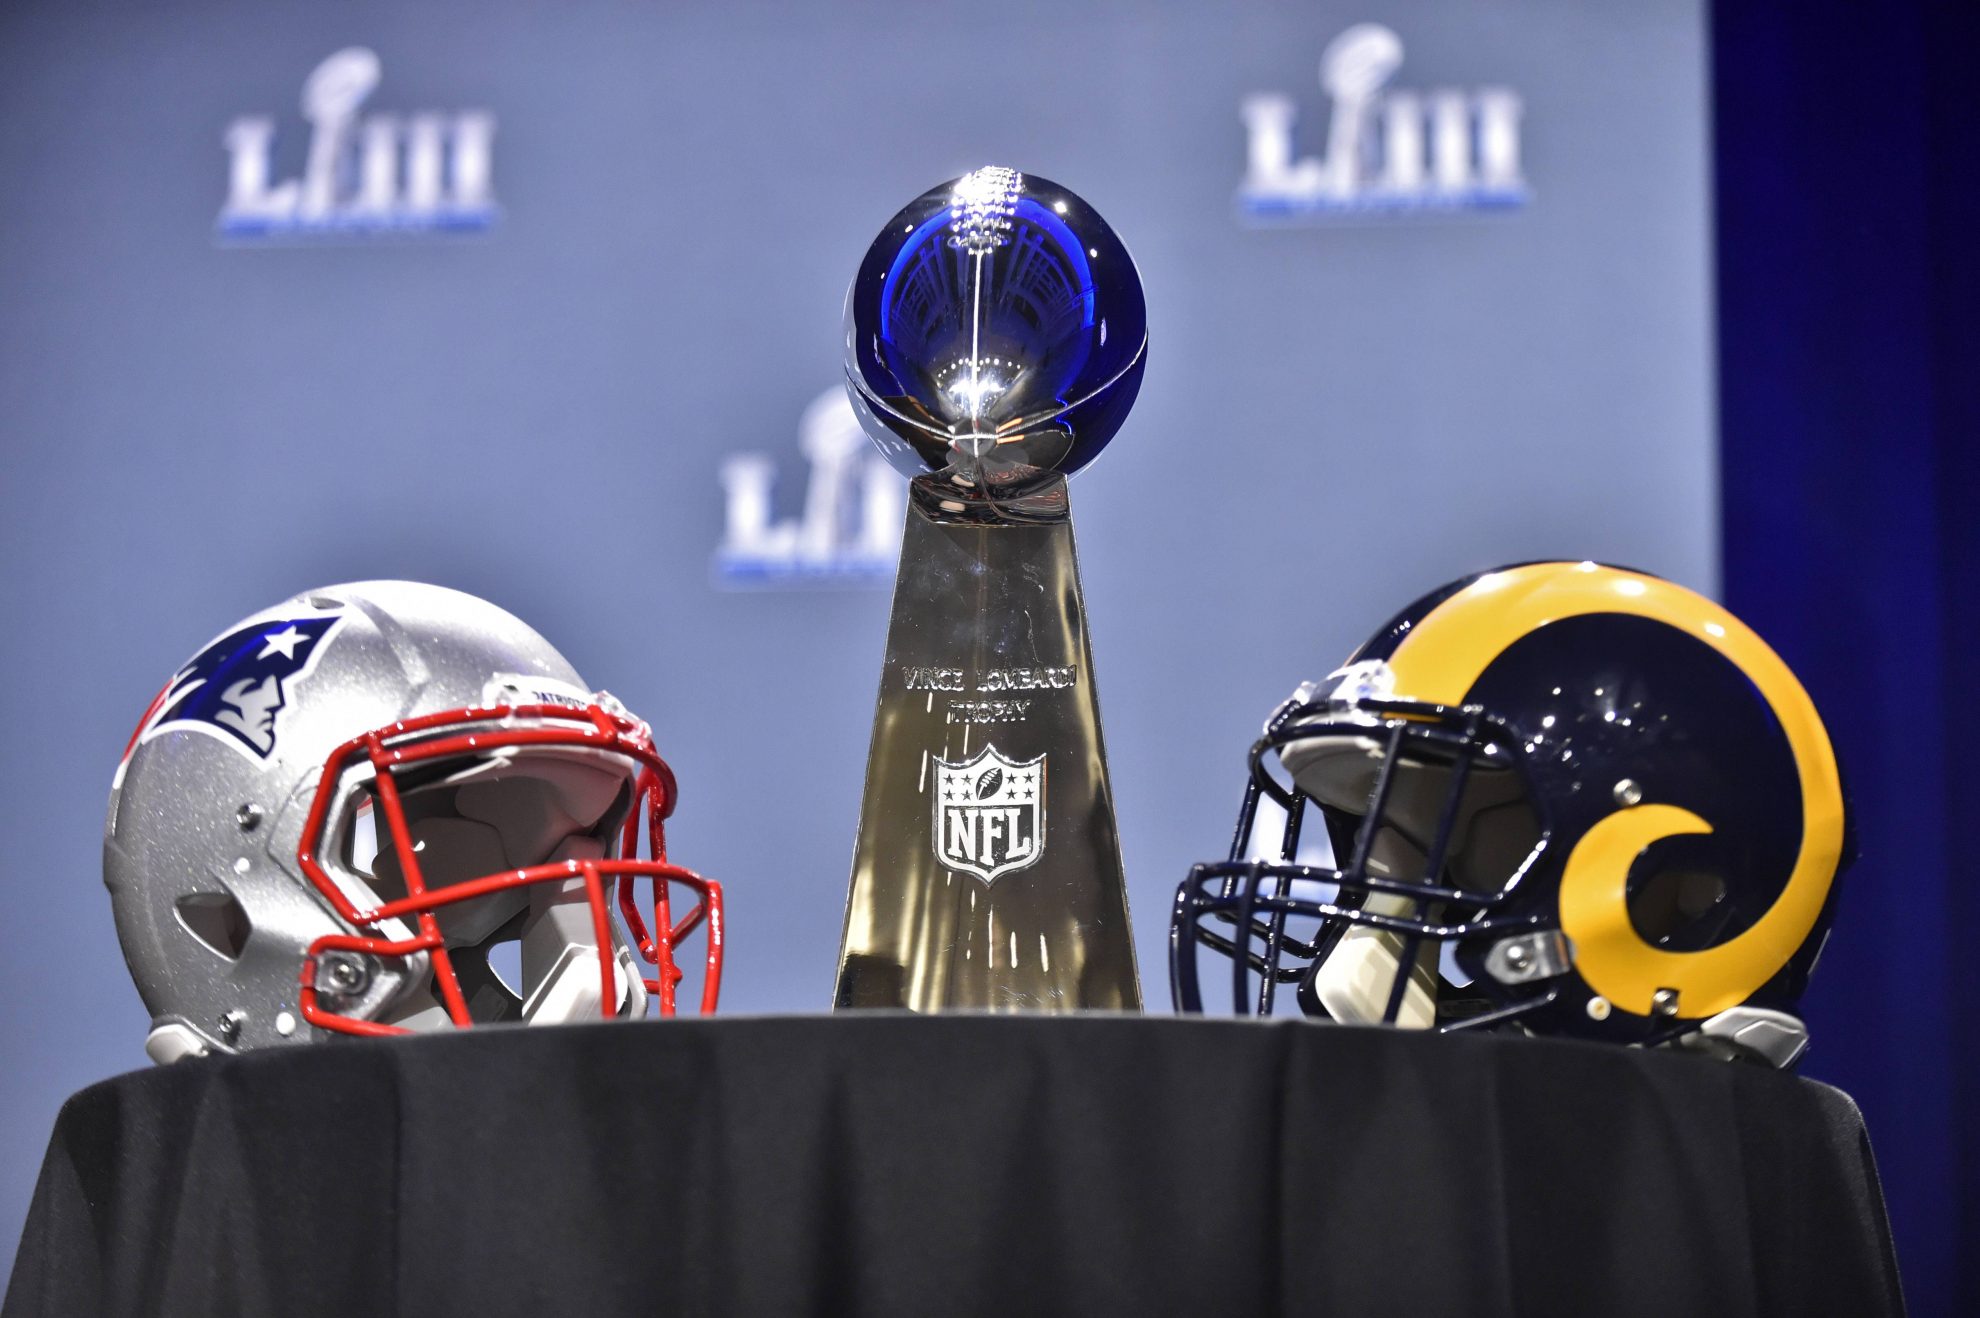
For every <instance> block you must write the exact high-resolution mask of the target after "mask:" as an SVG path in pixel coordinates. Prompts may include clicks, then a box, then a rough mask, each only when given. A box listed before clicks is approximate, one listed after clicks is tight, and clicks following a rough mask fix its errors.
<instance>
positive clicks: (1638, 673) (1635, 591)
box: [1176, 562, 1851, 1042]
mask: <svg viewBox="0 0 1980 1318" xmlns="http://www.w3.org/2000/svg"><path fill="white" fill-rule="evenodd" d="M1386 759H1395V760H1397V762H1398V764H1399V765H1402V766H1411V765H1414V766H1418V767H1416V768H1413V769H1411V768H1404V769H1401V770H1399V772H1398V774H1397V775H1394V776H1395V777H1397V778H1398V780H1399V781H1400V780H1402V779H1404V778H1406V777H1407V776H1408V774H1409V773H1416V774H1418V775H1419V776H1421V775H1423V774H1426V773H1428V774H1441V775H1442V776H1441V777H1438V778H1435V784H1436V785H1437V786H1439V787H1442V786H1447V785H1448V784H1450V783H1451V782H1453V781H1456V780H1457V779H1458V775H1457V774H1456V773H1455V772H1454V771H1453V766H1455V764H1456V763H1457V761H1458V760H1459V759H1466V760H1468V765H1467V773H1468V774H1469V777H1468V779H1466V780H1465V781H1463V782H1461V783H1460V785H1458V786H1455V787H1451V788H1450V790H1448V791H1445V792H1442V793H1441V794H1440V792H1439V791H1437V790H1432V791H1429V792H1428V793H1423V792H1418V793H1416V795H1417V796H1418V797H1420V798H1422V799H1420V800H1418V801H1417V802H1416V803H1415V804H1414V805H1409V804H1406V803H1407V802H1408V800H1409V798H1410V796H1411V792H1410V790H1409V789H1408V788H1407V787H1406V786H1405V787H1404V788H1401V789H1399V788H1398V787H1397V786H1396V785H1395V784H1394V783H1392V784H1391V786H1390V788H1389V791H1390V799H1389V800H1388V801H1386V802H1384V803H1383V804H1382V806H1381V808H1380V809H1371V808H1370V807H1371V805H1372V804H1373V803H1372V802H1371V801H1369V800H1368V799H1367V794H1368V790H1369V789H1371V787H1372V785H1373V783H1374V781H1376V780H1379V778H1380V777H1381V774H1380V772H1379V769H1380V764H1381V762H1382V761H1384V760H1386ZM1273 760H1276V761H1277V762H1278V764H1279V765H1280V766H1282V767H1283V770H1284V771H1285V773H1287V774H1289V776H1290V780H1291V786H1290V787H1280V786H1278V784H1279V783H1281V782H1282V781H1283V780H1282V779H1274V778H1272V777H1271V776H1270V775H1269V773H1268V772H1267V770H1268V769H1269V764H1270V761H1273ZM1254 765H1255V766H1258V768H1259V770H1260V772H1261V774H1264V775H1265V776H1264V777H1262V778H1261V779H1259V780H1255V781H1257V782H1259V783H1262V784H1265V785H1267V786H1266V787H1258V786H1255V787H1254V789H1253V791H1252V792H1251V793H1249V794H1248V801H1247V810H1246V818H1245V820H1242V821H1241V828H1240V833H1241V835H1245V834H1248V833H1249V831H1250V829H1249V817H1250V810H1251V808H1252V802H1253V801H1255V798H1256V796H1257V795H1258V793H1259V791H1260V790H1266V791H1267V794H1272V790H1277V791H1279V792H1282V793H1283V795H1284V797H1285V799H1286V801H1287V802H1288V803H1289V804H1291V805H1293V806H1294V808H1295V809H1297V810H1302V811H1303V810H1305V809H1306V808H1307V806H1308V803H1309V802H1310V803H1312V804H1313V805H1315V806H1317V807H1318V809H1319V810H1320V812H1321V813H1322V814H1323V816H1325V817H1326V819H1327V823H1328V828H1329V831H1330V832H1331V834H1332V836H1333V839H1334V843H1335V853H1336V854H1335V864H1334V866H1332V867H1312V866H1304V867H1303V866H1299V865H1296V864H1293V863H1292V861H1291V858H1290V857H1289V856H1287V855H1283V854H1281V855H1280V856H1278V857H1277V858H1276V860H1275V861H1268V862H1264V863H1262V864H1261V863H1259V862H1249V863H1247V862H1245V861H1244V857H1243V852H1245V851H1247V850H1251V851H1253V852H1255V847H1253V846H1252V844H1251V842H1250V839H1249V838H1248V836H1241V845H1240V847H1238V848H1234V854H1233V857H1232V859H1231V861H1229V862H1226V863H1224V864H1223V865H1217V866H1209V867H1199V873H1198V874H1196V875H1193V876H1192V879H1191V881H1190V882H1189V883H1186V884H1185V885H1184V890H1183V893H1182V894H1179V898H1178V909H1177V919H1178V922H1179V924H1178V929H1177V933H1176V940H1177V946H1178V950H1179V952H1180V950H1181V949H1182V948H1183V946H1184V945H1185V944H1188V943H1192V942H1194V941H1196V935H1197V933H1198V932H1199V924H1198V921H1200V919H1201V917H1202V915H1203V914H1204V910H1205V907H1204V903H1205V901H1206V900H1207V901H1209V902H1210V904H1211V906H1213V907H1214V906H1217V903H1218V902H1220V901H1222V900H1223V897H1224V895H1226V894H1228V893H1232V892H1236V893H1240V894H1242V893H1246V892H1248V893H1251V894H1253V895H1254V896H1264V897H1265V898H1266V901H1265V904H1264V905H1263V906H1258V907H1255V908H1254V910H1253V912H1252V916H1253V917H1254V918H1256V917H1258V916H1259V914H1260V912H1262V913H1263V916H1264V918H1266V919H1267V921H1268V924H1269V920H1270V918H1271V916H1272V915H1273V913H1274V912H1276V911H1277V910H1279V909H1280V904H1279V899H1278V898H1277V897H1276V896H1275V894H1278V893H1280V892H1282V891H1285V890H1286V885H1285V884H1284V883H1282V880H1284V879H1285V878H1287V877H1288V876H1290V875H1292V874H1294V873H1297V874H1299V875H1300V876H1301V877H1302V878H1303V879H1316V878H1317V879H1333V880H1336V881H1338V882H1340V883H1341V890H1340V894H1341V895H1340V896H1337V897H1335V898H1334V899H1333V901H1332V902H1316V901H1312V900H1291V901H1288V902H1285V903H1284V905H1285V907H1286V908H1287V909H1289V910H1290V911H1292V912H1294V913H1296V914H1298V915H1305V916H1310V917H1313V918H1317V919H1319V920H1320V922H1321V935H1320V937H1319V938H1317V939H1315V940H1310V941H1309V940H1298V941H1299V942H1300V944H1301V946H1295V947H1293V948H1291V949H1290V950H1291V951H1292V953H1293V954H1294V959H1297V957H1298V954H1299V952H1300V950H1301V947H1302V946H1303V947H1306V948H1310V949H1313V950H1314V951H1315V952H1316V953H1317V955H1316V956H1315V958H1314V959H1313V962H1312V963H1310V964H1308V965H1306V966H1303V967H1300V968H1298V969H1297V971H1296V972H1295V971H1287V970H1285V969H1284V967H1283V966H1281V965H1279V964H1278V963H1279V961H1280V959H1281V958H1282V957H1283V956H1284V953H1285V952H1286V950H1287V949H1285V948H1267V949H1266V951H1267V952H1268V953H1269V956H1270V959H1272V960H1273V961H1274V969H1275V970H1276V971H1279V972H1280V973H1281V975H1282V977H1284V978H1287V979H1300V980H1302V981H1303V982H1304V983H1305V984H1306V985H1309V986H1310V985H1311V983H1312V982H1313V981H1314V978H1315V976H1316V973H1317V974H1324V973H1325V972H1324V971H1321V972H1316V971H1315V969H1314V965H1315V964H1318V963H1320V962H1324V961H1325V960H1326V957H1327V955H1328V954H1329V953H1330V952H1331V951H1332V950H1333V949H1334V948H1337V947H1338V946H1339V940H1340V939H1341V938H1342V937H1343V933H1342V930H1343V927H1344V926H1348V925H1352V924H1353V923H1354V920H1355V916H1354V915H1353V914H1352V913H1351V911H1347V910H1342V909H1340V908H1341V907H1349V908H1353V907H1357V906H1358V907H1360V908H1362V909H1367V908H1368V907H1369V901H1368V897H1369V894H1370V893H1371V891H1373V889H1372V888H1371V887H1370V886H1368V885H1369V884H1370V883H1371V880H1370V879H1369V875H1370V874H1371V873H1375V872H1376V871H1375V869H1374V868H1372V867H1370V865H1369V862H1370V859H1371V856H1374V855H1379V854H1380V853H1381V850H1382V848H1381V847H1380V846H1379V845H1371V844H1369V843H1368V842H1365V841H1364V840H1363V838H1362V835H1363V834H1364V833H1369V834H1371V835H1372V836H1376V837H1379V836H1380V835H1381V833H1382V831H1383V830H1384V829H1393V830H1394V831H1395V832H1396V833H1397V834H1398V835H1401V834H1407V835H1408V837H1409V838H1410V839H1411V846H1412V847H1414V848H1415V849H1416V850H1417V851H1420V852H1428V853H1431V854H1433V855H1435V856H1437V860H1436V862H1435V872H1429V873H1418V874H1415V875H1401V874H1397V873H1394V872H1393V871H1394V868H1395V867H1394V866H1393V865H1392V866H1391V867H1390V869H1391V873H1390V874H1389V876H1388V877H1389V878H1391V879H1397V878H1400V879H1405V880H1413V881H1417V882H1420V883H1422V884H1423V885H1425V886H1424V889H1423V892H1422V893H1421V894H1418V895H1422V896H1424V897H1426V898H1429V897H1431V896H1432V895H1433V894H1434V896H1435V898H1436V899H1435V900H1423V901H1414V902H1410V903H1408V906H1409V907H1410V909H1408V910H1405V911H1402V912H1400V913H1397V914H1395V915H1394V916H1393V917H1392V918H1391V919H1390V922H1389V923H1387V924H1386V925H1383V926H1382V927H1383V928H1385V929H1387V930H1388V932H1390V933H1391V934H1392V935H1393V936H1394V937H1395V938H1396V939H1398V940H1402V939H1408V940H1411V945H1410V947H1409V948H1408V949H1407V951H1406V952H1405V953H1404V955H1405V958H1408V957H1414V956H1418V955H1422V954H1423V949H1424V948H1425V947H1428V948H1429V949H1430V952H1431V954H1434V953H1435V952H1436V951H1437V950H1438V945H1447V946H1448V947H1449V948H1450V950H1451V954H1452V955H1451V957H1450V958H1449V960H1447V961H1446V963H1445V969H1446V971H1447V973H1450V974H1454V975H1455V976H1456V977H1457V978H1460V979H1464V978H1468V979H1469V980H1470V981H1471V982H1470V984H1469V985H1468V986H1467V987H1466V988H1465V989H1464V990H1463V991H1454V988H1453V985H1452V984H1450V983H1448V982H1447V983H1445V984H1444V985H1443V986H1442V988H1443V994H1444V996H1445V997H1446V998H1447V999H1454V1000H1455V1004H1456V1008H1455V1011H1454V1010H1453V1003H1452V1002H1451V1001H1443V1002H1440V1003H1439V1005H1438V1017H1437V1023H1438V1024H1440V1025H1442V1026H1444V1027H1446V1028H1452V1027H1462V1026H1463V1025H1465V1024H1467V1023H1470V1022H1482V1023H1487V1024H1490V1023H1493V1022H1496V1021H1501V1020H1512V1019H1517V1020H1519V1021H1520V1023H1521V1024H1522V1025H1523V1026H1525V1027H1526V1028H1528V1029H1531V1030H1533V1031H1536V1032H1546V1033H1560V1034H1572V1035H1582V1036H1589V1037H1597V1038H1606V1039H1614V1040H1618V1041H1622V1042H1648V1041H1656V1040H1660V1039H1663V1038H1669V1037H1677V1036H1679V1035H1682V1034H1685V1033H1687V1032H1689V1031H1694V1030H1696V1029H1698V1028H1699V1027H1700V1025H1701V1024H1703V1023H1705V1022H1707V1021H1708V1020H1710V1019H1712V1018H1714V1017H1717V1016H1718V1015H1719V1014H1720V1013H1724V1012H1727V1011H1729V1010H1731V1009H1733V1008H1739V1007H1743V1006H1755V1007H1762V1008H1766V1009H1769V1010H1777V1011H1788V1010H1791V1009H1792V1008H1793V1007H1794V1005H1795V1002H1796V1000H1797V999H1798V998H1799V996H1800V994H1801V991H1802V989H1803V987H1804V986H1805V983H1806V980H1807V976H1808V973H1809V971H1810V970H1811V969H1812V967H1813V964H1814V960H1815V957H1816V955H1817V954H1818V952H1819V950H1820V947H1821V943H1822V940H1823V938H1824V936H1825V935H1826V933H1827V930H1828V927H1829V921H1830V917H1831V914H1832V910H1831V907H1832V897H1833V893H1834V887H1835V879H1836V876H1837V874H1838V873H1839V872H1840V870H1841V869H1842V868H1843V867H1844V866H1845V864H1846V863H1847V861H1848V859H1849V855H1850V850H1851V843H1850V838H1849V826H1848V819H1847V812H1846V809H1845V806H1844V800H1843V794H1842V790H1841V785H1840V779H1839V773H1838V770H1837V765H1836V759H1835V754H1834V751H1833V749H1832V747H1831V745H1830V742H1829V738H1828V734H1827V732H1826V730H1825V729H1824V727H1823V725H1822V721H1821V719H1820V716H1819V715H1818V714H1817V713H1816V711H1815V708H1814V705H1813V703H1812V702H1811V701H1810V700H1809V698H1808V695H1807V693H1806V692H1805V691H1804V690H1803V689H1802V687H1801V685H1800V683H1799V682H1798V681H1797V680H1796V679H1795V677H1794V675H1793V674H1792V672H1790V671H1789V670H1788V668H1787V666H1786V665H1785V664H1784V663H1783V662H1782V661H1781V660H1780V658H1779V657H1778V656H1777V655H1775V654H1774V652H1773V651H1772V650H1770V649H1769V648H1768V647H1767V646H1766V644H1765V643H1764V642H1763V641H1761V640H1760V638H1759V637H1758V636H1756V635H1755V634H1754V633H1753V632H1752V631H1751V630H1750V629H1749V628H1747V627H1746V626H1745V625H1744V624H1743V623H1741V622H1740V621H1739V620H1738V619H1737V618H1735V617H1733V616H1732V615H1731V614H1730V613H1728V612H1727V611H1726V610H1725V609H1723V608H1721V607H1720V606H1719V605H1717V604H1715V603H1713V602H1712V601H1710V600H1707V599H1705V598H1703V597H1702V596H1699V595H1697V594H1695V593H1693V592H1691V591H1689V590H1686V589H1684V588H1683V587H1680V586H1677V585H1674V584H1672V583H1671V582H1668V581H1664V580H1662V579H1660V578H1657V577H1655V576H1652V575H1650V574H1648V573H1642V572H1631V571H1627V570H1624V569H1619V568H1613V567H1607V566H1602V565H1599V564H1595V563H1587V562H1582V563H1566V562H1555V563H1533V564H1525V565H1520V566H1516V567H1510V568H1505V569H1500V570H1498V571H1494V572H1487V573H1481V574H1478V575H1476V576H1473V577H1467V578H1464V579H1462V580H1460V581H1456V582H1453V583H1451V584H1450V585H1447V586H1445V587H1443V588H1442V589H1440V590H1438V591H1435V592H1432V593H1431V594H1429V595H1427V596H1425V597H1424V598H1423V599H1421V600H1419V601H1417V602H1416V603H1415V604H1412V605H1411V606H1410V607H1409V608H1407V609H1405V610H1404V611H1403V612H1402V613H1401V614H1399V615H1398V616H1397V617H1396V618H1394V619H1393V620H1391V621H1390V623H1389V624H1387V625H1386V626H1385V627H1383V628H1382V629H1381V630H1380V631H1379V632H1377V634H1376V635H1375V636H1374V637H1373V638H1371V639H1370V640H1369V641H1368V643H1366V644H1365V645H1363V646H1362V647H1360V649H1358V650H1357V651H1356V652H1355V654H1354V655H1353V656H1351V658H1350V661H1349V663H1348V665H1347V666H1346V667H1345V668H1344V669H1343V670H1341V673H1340V674H1339V675H1337V677H1336V678H1335V679H1334V680H1333V682H1332V683H1331V684H1328V685H1325V686H1324V687H1323V688H1321V689H1318V690H1314V691H1311V692H1308V693H1306V697H1305V698H1304V699H1301V700H1299V701H1296V702H1293V703H1292V704H1290V705H1289V706H1288V707H1286V708H1284V709H1282V710H1281V711H1280V713H1279V714H1278V715H1277V716H1276V717H1275V720H1274V723H1273V725H1272V726H1271V727H1270V728H1269V729H1268V733H1267V736H1266V738H1265V739H1264V740H1263V741H1261V742H1260V744H1259V747H1258V748H1257V751H1256V752H1255V755H1254ZM1421 766H1434V767H1433V768H1431V769H1424V768H1422V767H1421ZM1495 775H1497V776H1498V777H1499V779H1500V781H1501V784H1502V786H1501V788H1499V789H1497V790H1493V789H1489V788H1481V786H1480V784H1481V783H1485V782H1487V781H1488V780H1490V779H1491V778H1492V777H1493V776H1495ZM1508 785H1509V786H1508ZM1268 788H1269V789H1271V790H1268ZM1454 798H1455V799H1454ZM1405 809H1414V810H1415V811H1416V813H1417V814H1418V816H1419V818H1417V819H1416V820H1414V821H1402V820H1400V819H1399V817H1398V815H1399V812H1400V811H1402V810H1405ZM1515 811H1517V812H1518V813H1519V817H1517V818H1515ZM1446 815H1448V819H1446V818H1445V816H1446ZM1495 815H1496V818H1495V822H1492V823H1489V824H1488V823H1486V822H1484V821H1486V820H1487V819H1493V818H1494V816H1495ZM1371 819H1381V820H1382V822H1381V823H1379V824H1377V826H1376V827H1375V828H1373V829H1370V828H1369V827H1368V824H1369V821H1370V820H1371ZM1481 838H1482V839H1484V840H1483V841H1481ZM1509 838H1517V839H1519V841H1520V845H1517V846H1508V845H1507V840H1508V839H1509ZM1390 850H1391V851H1392V852H1397V853H1398V854H1414V853H1412V852H1411V851H1410V848H1409V847H1403V848H1395V847H1391V848H1390ZM1426 863H1427V862H1426ZM1358 867H1359V868H1358ZM1394 886H1395V885H1393V884H1391V885H1390V887H1391V891H1390V892H1389V894H1388V896H1387V900H1389V901H1390V903H1391V904H1392V905H1393V904H1394V903H1395V902H1397V901H1399V900H1401V899H1400V897H1399V896H1398V895H1397V894H1396V893H1395V892H1394V891H1393V888H1394ZM1231 910H1232V908H1231V906H1230V905H1229V904H1227V903H1226V904H1224V905H1222V906H1221V907H1218V913H1219V914H1221V915H1224V916H1226V917H1228V916H1229V915H1230V913H1231ZM1203 927H1207V926H1203ZM1371 927H1373V926H1371ZM1554 935H1558V938H1554V937H1553V936H1554ZM1213 936H1214V935H1213ZM1508 940H1519V941H1521V942H1522V944H1523V949H1522V951H1521V952H1520V953H1519V954H1517V955H1516V958H1515V959H1516V960H1518V961H1520V962H1521V963H1522V964H1521V965H1519V966H1516V967H1510V968H1509V967H1508V966H1507V964H1506V962H1505V959H1504V957H1505V950H1506V948H1507V947H1509V946H1510V943H1509V942H1508ZM1268 941H1269V940H1268ZM1550 948H1554V949H1558V951H1557V954H1556V953H1551V952H1550V951H1549V949H1550ZM1536 953H1537V954H1538V955H1535V954H1536ZM1178 966H1179V968H1180V963H1178ZM1398 993H1399V995H1401V996H1407V995H1406V994H1402V991H1401V990H1398ZM1303 1001H1304V1004H1305V1005H1306V1006H1307V1007H1308V1008H1309V1009H1312V1008H1314V1007H1315V1005H1316V1004H1315V1003H1314V1001H1313V998H1312V995H1311V994H1308V995H1306V996H1305V997H1304V999H1303ZM1391 1018H1393V1013H1391Z"/></svg>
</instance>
